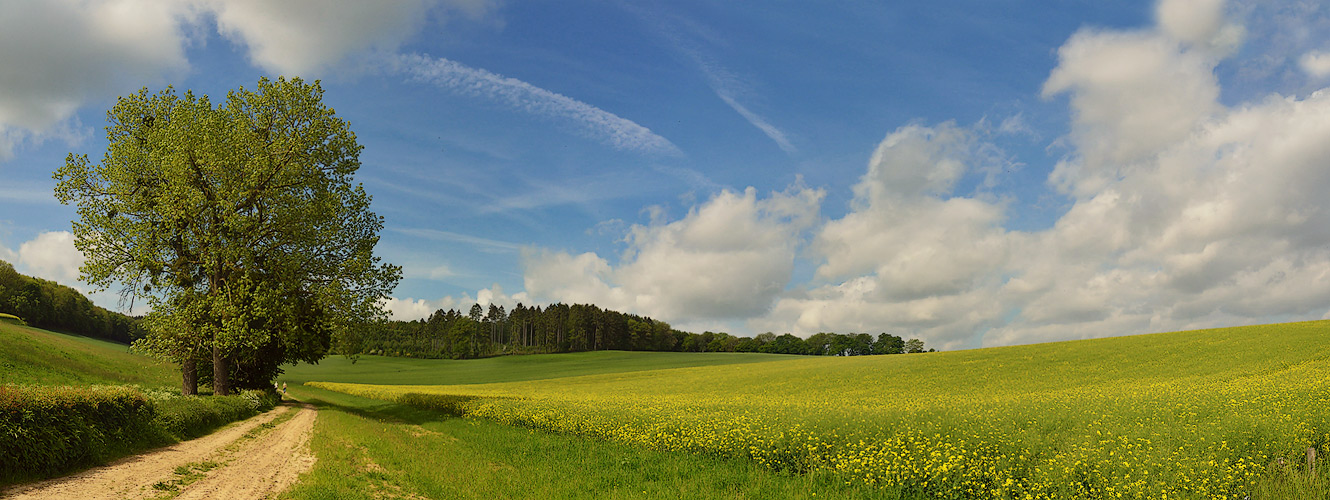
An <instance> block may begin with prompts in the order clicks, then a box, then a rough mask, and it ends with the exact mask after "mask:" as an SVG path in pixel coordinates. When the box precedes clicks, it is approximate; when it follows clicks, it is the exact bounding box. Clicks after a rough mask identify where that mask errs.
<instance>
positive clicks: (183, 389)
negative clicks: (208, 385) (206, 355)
mask: <svg viewBox="0 0 1330 500" xmlns="http://www.w3.org/2000/svg"><path fill="white" fill-rule="evenodd" d="M198 393H199V373H198V366H197V363H196V362H195V361H194V358H191V357H186V358H185V360H184V361H181V362H180V394H181V395H184V396H193V395H196V394H198Z"/></svg>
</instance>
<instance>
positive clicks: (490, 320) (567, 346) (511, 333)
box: [339, 303, 923, 359]
mask: <svg viewBox="0 0 1330 500" xmlns="http://www.w3.org/2000/svg"><path fill="white" fill-rule="evenodd" d="M355 331H356V334H355V335H354V336H353V337H354V339H355V342H353V343H347V344H345V345H343V346H340V349H341V350H340V351H339V352H341V353H343V354H347V355H356V354H360V353H367V354H378V355H384V356H400V357H413V358H453V359H470V358H477V357H488V356H497V355H505V354H532V353H553V352H582V351H597V350H625V351H673V352H761V353H767V354H810V355H817V356H864V355H870V354H901V353H904V352H906V351H905V341H904V340H902V339H901V338H900V337H898V336H895V335H890V334H887V333H882V334H879V335H878V338H877V340H874V339H873V337H872V336H871V335H869V334H867V333H858V334H853V333H851V334H841V333H818V334H816V335H813V336H812V337H810V338H808V339H807V340H805V339H802V338H799V337H797V336H795V335H792V334H789V333H786V334H784V335H781V336H779V337H777V336H776V335H775V334H772V333H764V334H761V335H757V336H756V337H735V336H733V335H730V334H728V333H725V332H702V333H700V334H699V333H692V332H685V331H680V330H675V329H673V328H670V325H669V323H666V322H664V321H659V320H654V319H651V318H649V317H644V316H637V315H634V314H625V313H621V312H618V311H614V310H610V309H601V308H600V307H597V306H595V305H591V304H573V305H571V306H570V305H566V304H551V305H549V306H546V307H544V308H542V307H539V306H537V307H526V306H523V305H522V304H520V303H519V304H517V306H516V307H514V308H513V310H512V311H511V312H506V311H504V309H503V307H500V306H496V305H494V304H490V307H489V311H488V312H486V311H485V308H483V307H481V306H480V304H472V305H471V308H470V309H469V312H468V313H467V314H465V315H463V314H462V313H461V312H460V311H458V310H456V309H450V310H447V311H444V310H442V309H440V310H438V311H435V312H434V314H431V315H430V317H429V318H426V319H422V320H416V321H377V322H367V323H364V324H361V325H359V326H357V327H356V328H355ZM911 340H913V342H914V344H911V345H912V346H915V347H918V348H919V349H920V350H919V351H918V352H923V351H922V348H923V341H920V340H917V339H911ZM916 344H917V345H916Z"/></svg>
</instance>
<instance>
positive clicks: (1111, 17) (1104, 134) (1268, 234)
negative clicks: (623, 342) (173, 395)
mask: <svg viewBox="0 0 1330 500" xmlns="http://www.w3.org/2000/svg"><path fill="white" fill-rule="evenodd" d="M1328 13H1330V9H1327V8H1323V7H1321V6H1320V5H1319V4H1317V3H1315V2H1309V3H1297V2H1267V1H1261V2H1227V3H1226V2H1223V1H1220V0H1166V1H1163V2H1158V3H1156V2H1089V1H1054V2H1011V1H999V2H993V1H974V2H969V1H957V2H910V3H906V2H893V3H891V4H890V5H879V3H878V2H840V3H827V2H817V3H800V2H772V3H765V4H756V5H753V4H737V3H734V2H659V3H656V2H612V1H588V2H540V1H535V2H524V3H519V2H493V1H487V0H402V1H394V2H375V3H365V4H361V3H358V2H315V1H312V0H311V1H290V2H281V3H277V4H270V3H268V2H260V1H257V0H255V1H248V0H245V1H231V2H220V1H207V0H197V1H179V2H161V1H148V0H104V1H90V2H75V1H72V0H70V1H63V0H62V1H36V0H32V1H29V0H17V1H8V2H4V3H3V4H0V179H3V182H0V258H3V259H5V260H7V261H10V262H13V263H15V264H16V266H17V267H18V268H19V269H20V270H21V271H24V272H28V273H30V274H36V275H40V276H43V277H47V278H50V279H54V280H57V281H60V282H63V283H66V284H71V285H77V267H78V264H79V262H80V259H81V256H79V255H78V253H77V251H76V250H74V249H73V246H72V244H71V242H70V236H69V235H68V231H69V227H70V219H72V218H73V217H75V213H74V210H73V209H72V208H71V207H65V206H62V205H60V204H58V203H57V202H56V201H55V200H54V197H53V196H52V195H51V189H52V187H53V185H54V182H53V181H52V180H51V178H50V174H51V172H52V171H53V170H55V169H56V168H58V167H59V166H60V165H61V162H62V161H63V159H64V157H65V155H66V154H68V153H70V152H74V153H79V154H88V155H89V156H90V157H93V158H98V157H100V155H101V154H102V152H103V151H104V149H105V140H104V133H103V131H102V126H103V125H104V121H105V111H106V109H108V108H109V107H110V106H111V105H112V104H113V102H114V100H115V97H116V96H119V95H124V94H127V93H130V92H133V91H135V90H137V89H138V88H140V87H142V86H147V87H149V88H151V89H154V90H156V89H159V88H161V87H163V86H165V85H168V84H170V85H174V86H176V87H177V88H181V89H192V90H194V91H195V92H196V93H205V94H208V95H210V96H214V98H219V97H221V96H222V95H224V94H225V92H226V91H227V90H230V89H233V88H237V87H241V86H246V87H251V88H252V87H253V86H254V83H255V82H256V81H257V79H258V78H259V77H261V76H265V75H266V76H278V75H285V76H301V77H304V78H306V79H320V80H322V82H323V85H324V88H325V89H326V95H325V101H326V102H327V103H328V104H329V105H330V106H332V107H334V108H335V109H336V110H337V112H338V114H339V115H340V116H341V117H342V118H345V119H347V120H348V121H350V123H351V125H352V129H353V130H354V131H355V132H356V134H357V136H358V138H359V140H360V143H361V144H362V145H363V146H364V147H365V149H364V151H363V153H362V155H361V161H362V162H363V166H362V168H361V170H360V173H359V174H358V177H357V178H358V180H359V181H360V182H362V183H364V185H365V188H366V189H367V190H368V191H369V192H370V193H371V194H372V195H373V196H374V210H375V211H376V212H377V213H378V214H380V215H382V216H383V217H384V218H385V224H386V228H385V231H384V232H383V235H382V236H383V238H382V240H381V242H380V246H379V249H378V250H379V253H380V254H381V255H382V256H383V257H385V259H386V260H388V261H390V262H393V263H396V264H399V265H402V266H403V268H404V271H405V275H406V279H404V280H403V281H402V283H401V285H400V286H399V287H398V289H397V290H396V292H395V293H394V299H393V300H392V301H390V302H389V303H387V304H386V307H387V308H388V309H389V310H390V311H391V312H392V314H393V315H394V317H397V318H402V319H414V318H418V317H421V316H424V315H427V314H428V313H429V312H431V311H433V310H434V309H437V308H449V307H457V308H464V307H466V306H467V305H469V304H470V303H471V302H474V301H480V302H486V303H487V302H495V303H499V304H503V305H505V306H508V307H511V306H512V305H513V304H515V303H517V302H519V301H520V302H524V303H526V304H528V305H529V304H543V303H550V302H556V301H564V302H593V303H596V304H599V305H601V306H604V307H609V308H613V309H617V310H621V311H628V312H634V313H638V314H646V315H651V316H653V317H657V318H660V319H664V320H667V321H669V322H671V323H672V324H674V325H675V326H676V327H681V328H685V329H690V330H695V331H701V330H705V329H710V330H717V331H728V332H732V333H736V334H744V335H749V334H754V333H760V332H764V331H774V332H778V333H782V332H793V333H796V334H800V335H808V334H811V333H816V332H818V331H838V332H871V333H877V332H892V333H896V334H899V335H903V336H907V337H919V338H922V339H924V340H925V341H926V342H928V343H929V345H932V346H937V347H942V348H948V349H954V348H965V347H978V346H982V345H1004V344H1013V343H1028V342H1040V341H1049V340H1063V339H1072V338H1086V337H1099V336H1108V335H1122V334H1133V333H1145V332H1151V331H1165V330H1173V329H1183V328H1197V327H1208V326H1224V325H1234V324H1249V323H1260V322H1272V321H1284V320H1296V319H1320V318H1323V317H1326V316H1327V315H1328V314H1330V250H1328V249H1330V214H1327V213H1326V210H1327V209H1330V205H1328V204H1327V202H1325V201H1323V200H1322V199H1321V198H1323V197H1322V196H1320V195H1321V193H1324V192H1327V188H1330V164H1328V163H1327V162H1326V160H1325V158H1330V96H1325V95H1322V94H1319V93H1318V91H1319V90H1320V89H1321V88H1322V87H1324V86H1325V85H1326V84H1327V82H1330V36H1328V35H1327V34H1328V33H1330V29H1327V28H1330V26H1328V25H1330V16H1328V15H1327V14H1328ZM95 296H96V297H97V300H98V301H99V302H101V303H103V304H104V305H107V306H115V305H116V304H115V300H114V298H113V294H112V293H108V292H101V293H98V294H96V295H95Z"/></svg>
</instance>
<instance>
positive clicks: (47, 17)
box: [0, 0, 197, 159]
mask: <svg viewBox="0 0 1330 500" xmlns="http://www.w3.org/2000/svg"><path fill="white" fill-rule="evenodd" d="M196 16H197V11H196V9H195V8H194V6H193V4H192V3H191V2H187V1H167V0H101V1H76V0H17V1H9V2H0V68H7V69H6V70H5V71H0V159H4V158H6V157H8V155H9V154H10V152H11V151H12V148H13V147H14V146H16V145H17V144H19V143H21V142H24V141H27V140H40V138H41V137H42V135H43V134H45V133H47V132H49V131H50V130H51V129H52V128H55V127H57V125H58V124H59V123H61V122H63V121H65V120H67V119H68V118H69V117H70V116H72V115H73V113H74V111H75V110H77V109H78V108H79V106H81V105H82V104H83V103H84V102H86V101H87V100H89V99H96V98H105V97H108V96H113V95H116V94H118V93H123V92H126V91H132V90H136V89H137V88H138V87H139V86H141V85H143V84H144V83H147V82H157V81H161V80H163V79H165V78H167V77H170V76H173V75H179V74H182V73H184V72H185V71H186V70H187V69H188V67H189V63H188V61H187V60H186V58H185V46H186V44H187V43H188V40H187V37H186V35H185V33H184V31H183V26H184V25H185V24H186V23H188V22H190V20H192V19H195V18H196Z"/></svg>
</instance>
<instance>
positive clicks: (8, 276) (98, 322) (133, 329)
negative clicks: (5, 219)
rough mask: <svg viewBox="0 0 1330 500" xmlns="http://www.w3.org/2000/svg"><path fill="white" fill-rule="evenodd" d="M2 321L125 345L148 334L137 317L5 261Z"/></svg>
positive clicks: (0, 264) (0, 275)
mask: <svg viewBox="0 0 1330 500" xmlns="http://www.w3.org/2000/svg"><path fill="white" fill-rule="evenodd" d="M20 317H21V318H25V319H19V318H20ZM0 323H9V324H20V325H30V326H34V327H37V328H44V329H47V330H59V331H64V332H69V333H74V334H78V335H84V336H88V337H96V338H100V339H106V340H111V341H114V342H119V343H121V344H128V343H130V342H131V341H133V340H134V339H136V338H138V337H141V336H143V333H144V332H143V330H142V328H141V327H140V326H139V325H138V321H137V320H135V319H134V318H130V317H128V316H125V315H123V314H120V313H117V312H113V311H109V310H106V309H104V308H102V307H100V306H96V305H94V304H93V303H92V301H90V300H88V298H87V297H85V296H83V294H82V293H79V291H78V290H75V289H73V288H70V287H67V286H64V285H61V284H58V283H55V282H53V281H48V280H44V279H41V278H34V277H31V276H25V275H22V274H19V273H18V272H17V271H15V270H14V266H12V265H10V264H9V263H8V262H5V261H3V260H0Z"/></svg>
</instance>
